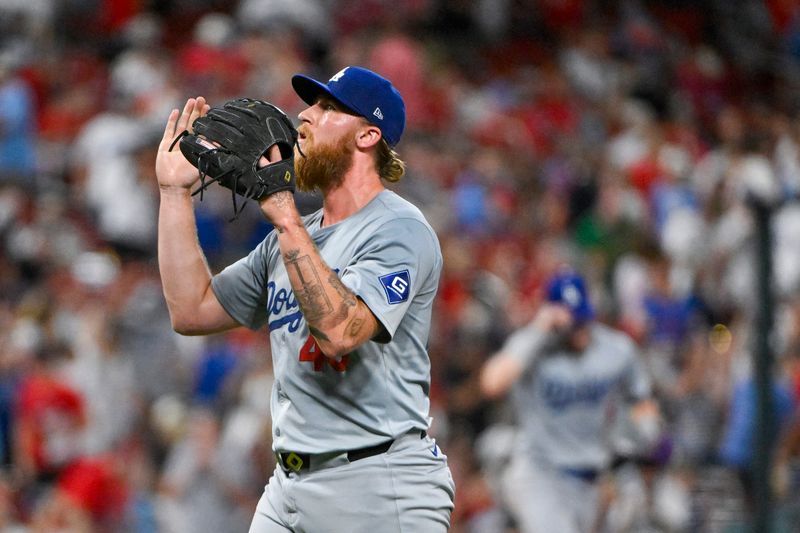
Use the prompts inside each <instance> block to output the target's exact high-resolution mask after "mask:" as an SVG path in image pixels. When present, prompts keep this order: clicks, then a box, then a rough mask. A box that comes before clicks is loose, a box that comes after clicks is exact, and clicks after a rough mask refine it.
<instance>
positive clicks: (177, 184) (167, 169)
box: [156, 96, 210, 190]
mask: <svg viewBox="0 0 800 533" xmlns="http://www.w3.org/2000/svg"><path fill="white" fill-rule="evenodd" d="M209 109H210V106H209V105H208V104H207V103H206V100H205V98H203V97H202V96H198V97H197V98H189V99H188V100H187V101H186V105H184V106H183V110H182V111H178V110H177V109H173V110H172V112H171V113H170V115H169V118H168V119H167V125H166V127H165V128H164V136H163V137H162V138H161V143H160V144H159V145H158V154H157V156H156V178H157V179H158V185H159V187H161V189H162V190H168V189H189V188H191V186H192V185H194V183H195V182H196V181H197V180H198V179H199V178H200V174H199V173H198V171H197V169H196V168H195V167H194V166H193V165H192V164H191V163H189V161H187V160H186V158H185V157H184V155H183V154H182V153H181V151H180V150H178V149H177V147H174V148H173V149H172V150H171V151H170V149H169V148H170V145H172V142H173V141H174V140H175V137H177V136H178V135H180V133H181V132H183V131H184V130H189V131H191V125H192V123H193V122H194V120H195V119H196V118H197V117H200V116H203V115H205V114H206V113H207V112H208V110H209Z"/></svg>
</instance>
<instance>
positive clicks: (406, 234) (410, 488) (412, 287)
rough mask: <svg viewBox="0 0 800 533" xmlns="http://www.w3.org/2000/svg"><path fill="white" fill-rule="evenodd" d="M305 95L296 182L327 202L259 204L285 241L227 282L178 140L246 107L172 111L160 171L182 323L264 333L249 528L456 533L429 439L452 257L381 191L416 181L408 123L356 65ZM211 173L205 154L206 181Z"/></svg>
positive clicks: (444, 474) (419, 219)
mask: <svg viewBox="0 0 800 533" xmlns="http://www.w3.org/2000/svg"><path fill="white" fill-rule="evenodd" d="M292 85H293V87H294V89H295V91H296V92H297V94H298V95H299V96H300V98H301V99H302V100H303V101H304V102H306V103H307V104H308V106H309V107H308V108H306V109H305V110H303V111H302V112H301V113H300V114H299V121H300V125H299V127H298V129H297V141H296V143H297V144H296V148H295V150H294V154H293V157H294V170H295V172H296V180H297V187H298V188H300V189H302V190H319V191H321V193H322V195H323V207H322V209H320V210H319V211H317V212H315V213H313V214H311V215H308V216H305V217H301V216H300V214H299V213H298V211H297V208H296V206H295V202H294V197H293V195H292V190H280V191H278V192H274V193H266V195H265V196H263V197H260V198H258V203H259V206H260V208H261V211H262V212H263V214H264V216H265V217H266V218H267V219H268V220H269V221H270V222H271V223H272V224H273V225H274V227H275V231H272V232H271V233H270V234H269V235H267V237H266V238H265V239H264V240H263V241H262V242H261V243H260V244H259V245H258V246H257V247H256V248H255V249H254V250H253V251H252V252H251V253H250V254H249V255H248V256H246V257H244V258H242V259H241V260H239V261H238V262H236V263H234V264H232V265H230V266H228V267H227V268H226V269H224V270H223V271H222V272H221V273H219V274H217V275H214V276H212V275H211V273H210V272H209V271H208V268H207V266H206V263H205V261H204V258H203V254H202V251H201V250H200V248H199V246H198V244H197V235H196V231H195V226H194V224H195V222H194V214H193V209H192V201H191V196H190V194H191V193H190V191H189V188H190V187H191V186H192V185H193V184H194V183H196V182H197V181H198V170H197V169H196V168H195V166H193V165H194V163H192V164H189V163H187V160H186V158H185V157H183V156H182V155H181V153H180V152H178V151H171V150H170V146H171V144H174V142H173V138H175V136H176V134H179V133H180V132H181V131H184V130H187V129H188V128H190V126H191V125H192V124H194V125H195V130H196V131H197V130H198V125H200V126H203V131H208V132H211V133H213V131H214V128H215V127H217V126H219V127H220V128H224V127H226V126H225V125H224V124H222V125H217V126H213V125H211V126H210V125H209V124H210V122H213V121H214V120H215V118H214V117H228V118H227V119H226V120H228V121H229V122H230V121H232V120H238V119H237V118H236V117H239V116H240V114H237V113H238V112H237V110H236V109H237V105H238V104H232V105H230V106H229V105H226V106H225V107H224V109H221V110H220V109H216V108H209V107H208V105H207V104H206V102H205V100H204V99H203V98H197V99H189V100H188V101H187V103H186V105H185V107H184V108H183V111H182V112H178V110H173V111H172V113H171V114H170V116H169V119H168V121H167V125H166V129H165V132H164V137H163V140H162V142H161V145H160V147H159V153H158V159H157V163H156V166H157V177H158V182H159V185H160V189H161V206H160V216H159V243H158V246H159V249H158V253H159V266H160V271H161V277H162V281H163V288H164V294H165V297H166V300H167V303H168V306H169V310H170V315H171V318H172V322H173V327H174V328H175V329H176V331H178V332H181V333H184V334H205V333H210V332H216V331H221V330H226V329H229V328H233V327H237V326H247V327H249V328H253V329H257V328H259V327H261V326H262V325H264V324H266V325H268V328H269V337H270V346H271V351H272V358H273V365H274V373H275V382H274V386H273V389H272V396H271V411H272V422H273V428H272V437H273V448H274V451H275V453H276V456H277V463H278V465H277V467H276V469H275V471H274V474H273V476H272V477H271V478H270V480H269V482H268V484H267V486H266V489H265V491H264V494H263V496H262V497H261V500H260V502H259V503H258V506H257V509H256V511H255V516H254V518H253V521H252V524H251V527H250V532H251V533H279V532H280V533H285V532H298V533H299V532H314V533H316V532H342V533H355V532H363V533H374V532H378V531H396V532H409V533H420V532H443V531H446V530H447V529H448V527H449V522H450V514H451V511H452V508H453V498H454V490H455V487H454V484H453V480H452V477H451V474H450V470H449V467H448V465H447V458H446V456H445V455H444V454H443V453H442V451H441V450H440V449H439V448H438V447H437V445H436V443H435V442H434V440H433V439H432V438H431V437H430V436H429V435H428V434H427V433H426V432H427V429H428V426H429V421H430V419H429V417H428V411H429V399H428V391H429V385H430V360H429V357H428V354H427V351H426V345H427V342H428V335H429V328H430V322H431V309H432V304H433V300H434V296H435V294H436V290H437V285H438V282H439V274H440V270H441V268H442V255H441V251H440V248H439V243H438V240H437V237H436V235H435V233H434V231H433V230H432V229H431V227H430V225H429V224H428V222H427V221H426V220H425V218H424V217H423V215H422V213H421V212H420V211H419V210H418V209H417V208H416V207H414V206H413V205H411V204H410V203H408V202H407V201H405V200H403V199H402V198H400V197H399V196H397V195H396V194H395V193H393V192H391V191H389V190H387V189H385V188H384V185H383V182H382V180H387V181H397V180H398V179H400V177H401V176H402V174H403V172H404V164H403V162H402V161H401V160H400V159H398V157H397V154H396V153H395V151H394V150H393V147H394V146H395V145H396V144H397V142H398V141H399V140H400V137H401V134H402V133H403V129H404V125H405V106H404V103H403V100H402V97H401V96H400V94H399V93H398V92H397V90H396V89H395V88H394V86H393V85H392V84H391V83H390V82H389V81H388V80H386V79H384V78H383V77H381V76H379V75H378V74H376V73H374V72H372V71H370V70H367V69H363V68H360V67H347V68H344V69H342V70H341V71H340V72H338V73H337V74H336V75H334V76H333V77H332V78H331V79H330V80H329V81H328V82H327V83H323V82H319V81H316V80H314V79H312V78H310V77H307V76H304V75H295V76H294V77H293V78H292ZM244 107H246V108H248V109H251V110H252V109H258V106H257V105H256V104H255V103H253V102H252V101H249V102H247V103H246V104H245V105H244ZM248 113H249V112H248ZM245 114H247V113H245ZM273 118H274V117H273ZM265 123H268V124H270V126H269V129H270V131H273V132H274V131H275V130H277V129H280V128H281V127H282V126H280V123H281V121H280V120H279V121H274V120H272V118H270V119H268V120H267V121H265ZM221 142H224V141H221ZM181 150H183V146H182V147H181ZM230 151H231V150H227V151H225V154H227V153H228V152H230ZM277 152H278V151H277V150H270V151H269V156H268V157H267V159H268V161H266V163H267V165H268V166H271V165H274V164H277V163H276V161H277V159H279V158H280V157H282V156H281V155H280V154H278V153H277ZM225 154H223V155H225ZM211 155H212V156H213V155H214V154H211ZM219 161H221V160H219ZM219 161H217V163H219ZM262 163H264V161H262ZM215 164H216V163H215ZM220 164H222V163H220ZM208 166H209V165H204V164H203V163H202V162H200V163H199V164H198V168H201V172H200V173H201V174H202V173H203V170H204V169H206V167H208ZM265 168H267V167H265ZM289 178H290V176H289V175H286V179H287V183H288V182H289ZM220 183H222V181H220ZM223 185H224V183H223ZM232 187H233V186H232Z"/></svg>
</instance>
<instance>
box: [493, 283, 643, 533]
mask: <svg viewBox="0 0 800 533" xmlns="http://www.w3.org/2000/svg"><path fill="white" fill-rule="evenodd" d="M546 300H547V301H546V302H545V303H544V304H543V305H542V307H541V308H540V309H539V311H538V312H537V314H536V316H535V317H534V319H533V321H532V322H531V323H530V324H528V325H526V326H524V327H522V328H521V329H519V330H517V331H516V332H514V333H513V334H512V335H511V336H510V337H509V338H508V339H507V340H506V342H505V343H504V345H503V346H502V348H501V349H500V350H499V351H498V352H497V353H496V354H495V355H493V356H492V357H491V358H490V359H489V360H488V361H487V362H486V364H485V365H484V367H483V369H482V371H481V376H480V379H481V389H482V391H483V393H484V394H485V395H486V396H487V397H489V398H498V397H500V396H502V395H503V394H505V393H506V392H507V391H509V390H510V391H511V405H512V408H513V411H514V413H515V415H516V422H517V425H518V431H517V439H516V440H517V442H516V443H515V445H514V446H513V447H512V450H513V451H512V453H511V457H510V463H509V466H508V468H506V469H505V470H504V471H503V474H502V477H501V480H500V483H499V485H500V487H501V489H500V491H501V494H502V499H503V502H504V504H505V505H506V507H507V508H508V510H509V511H510V512H511V514H512V516H513V517H514V519H515V521H516V522H517V524H518V525H519V528H520V531H521V532H523V533H548V532H555V531H558V532H559V533H571V532H587V531H592V530H593V528H594V527H596V524H597V521H598V519H599V517H598V503H599V502H598V478H599V477H600V475H601V474H602V473H603V470H604V469H606V468H607V467H608V466H609V463H610V461H611V459H612V449H611V445H610V441H609V429H610V427H611V425H612V418H611V417H612V413H613V411H614V408H615V407H616V406H617V405H618V400H620V399H625V400H631V401H633V402H634V403H636V404H637V405H636V406H635V407H634V409H635V410H636V411H635V412H636V413H637V417H638V418H641V419H645V418H648V417H652V416H654V414H655V413H654V409H655V407H654V404H653V403H652V401H651V400H649V399H648V398H649V394H650V382H649V379H648V377H647V375H646V373H645V372H644V369H643V367H642V366H641V365H640V364H639V361H638V358H637V352H636V347H635V345H634V342H633V341H632V339H630V338H629V337H628V336H627V335H625V334H624V333H622V332H619V331H615V330H613V329H611V328H609V327H607V326H605V325H602V324H600V323H599V322H597V321H595V320H593V317H594V309H593V307H592V305H591V303H590V301H589V299H588V294H587V290H586V284H585V282H584V280H583V278H582V277H581V276H580V275H578V274H577V273H575V272H573V271H562V272H559V273H558V274H557V275H556V276H555V277H554V278H553V279H552V280H551V281H550V283H549V284H548V287H547V298H546Z"/></svg>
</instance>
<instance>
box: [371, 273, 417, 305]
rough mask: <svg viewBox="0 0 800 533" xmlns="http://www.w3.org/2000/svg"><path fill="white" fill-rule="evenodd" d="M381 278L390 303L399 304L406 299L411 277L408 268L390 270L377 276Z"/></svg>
mask: <svg viewBox="0 0 800 533" xmlns="http://www.w3.org/2000/svg"><path fill="white" fill-rule="evenodd" d="M378 279H379V280H381V285H383V290H384V291H386V298H387V299H388V301H389V303H390V304H399V303H400V302H405V301H406V300H408V292H409V288H410V287H411V277H410V276H409V275H408V270H401V271H400V272H392V273H391V274H386V275H385V276H381V277H379V278H378Z"/></svg>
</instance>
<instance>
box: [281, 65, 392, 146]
mask: <svg viewBox="0 0 800 533" xmlns="http://www.w3.org/2000/svg"><path fill="white" fill-rule="evenodd" d="M292 87H294V90H295V92H296V93H297V95H298V96H300V98H301V99H302V100H303V101H304V102H305V103H307V104H308V105H314V103H315V102H316V101H317V98H318V97H319V96H320V95H321V94H325V95H328V96H330V97H331V98H333V99H334V100H336V101H337V102H339V103H341V104H342V105H344V106H345V107H346V108H348V109H349V110H351V111H353V112H354V113H356V114H357V115H361V116H362V117H364V118H365V119H367V120H368V121H369V122H370V123H371V124H374V125H376V126H378V128H380V130H381V133H382V134H383V138H384V139H386V142H388V143H389V146H394V145H396V144H397V143H398V141H400V136H401V135H402V134H403V129H404V128H405V126H406V105H405V103H403V97H402V96H400V93H399V92H397V89H395V88H394V86H393V85H392V83H391V82H390V81H389V80H387V79H386V78H384V77H382V76H380V75H378V74H376V73H374V72H372V71H371V70H369V69H365V68H363V67H345V68H343V69H342V70H340V71H339V72H337V73H336V74H334V75H333V76H332V77H331V79H329V80H328V83H322V82H319V81H317V80H315V79H313V78H310V77H308V76H305V75H303V74H295V75H294V76H292Z"/></svg>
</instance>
